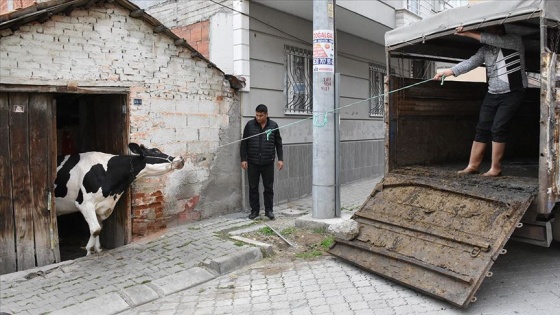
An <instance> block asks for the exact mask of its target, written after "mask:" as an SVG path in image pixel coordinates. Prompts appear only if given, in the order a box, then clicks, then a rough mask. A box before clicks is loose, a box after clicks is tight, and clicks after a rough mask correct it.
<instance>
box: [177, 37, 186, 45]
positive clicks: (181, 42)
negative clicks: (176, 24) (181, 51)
mask: <svg viewBox="0 0 560 315" xmlns="http://www.w3.org/2000/svg"><path fill="white" fill-rule="evenodd" d="M186 42H187V41H186V40H185V39H184V38H180V39H176V40H175V46H183V45H184V44H185V43H186Z"/></svg>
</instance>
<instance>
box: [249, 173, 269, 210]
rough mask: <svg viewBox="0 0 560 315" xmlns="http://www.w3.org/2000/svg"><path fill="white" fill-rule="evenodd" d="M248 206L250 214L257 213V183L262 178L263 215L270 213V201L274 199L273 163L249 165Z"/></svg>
mask: <svg viewBox="0 0 560 315" xmlns="http://www.w3.org/2000/svg"><path fill="white" fill-rule="evenodd" d="M247 171H248V176H249V204H250V205H251V212H252V213H259V210H260V204H259V181H260V177H261V176H262V180H263V186H264V192H263V199H264V209H265V213H269V212H272V200H273V197H274V190H273V187H274V163H270V164H266V165H257V164H253V163H249V167H248V170H247Z"/></svg>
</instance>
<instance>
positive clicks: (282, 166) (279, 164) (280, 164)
mask: <svg viewBox="0 0 560 315" xmlns="http://www.w3.org/2000/svg"><path fill="white" fill-rule="evenodd" d="M283 168H284V162H283V161H278V170H281V169H283Z"/></svg>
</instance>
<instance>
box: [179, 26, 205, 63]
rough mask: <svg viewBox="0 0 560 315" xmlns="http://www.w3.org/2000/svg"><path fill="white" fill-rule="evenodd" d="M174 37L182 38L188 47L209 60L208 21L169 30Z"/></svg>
mask: <svg viewBox="0 0 560 315" xmlns="http://www.w3.org/2000/svg"><path fill="white" fill-rule="evenodd" d="M171 30H172V31H173V33H175V35H177V36H179V37H181V38H184V39H185V40H186V41H187V42H188V43H189V45H191V46H192V47H193V48H194V49H196V50H198V52H200V53H201V54H202V55H203V56H204V57H206V58H210V52H209V47H210V21H209V20H206V21H202V22H198V23H194V24H190V25H187V26H179V27H175V28H172V29H171Z"/></svg>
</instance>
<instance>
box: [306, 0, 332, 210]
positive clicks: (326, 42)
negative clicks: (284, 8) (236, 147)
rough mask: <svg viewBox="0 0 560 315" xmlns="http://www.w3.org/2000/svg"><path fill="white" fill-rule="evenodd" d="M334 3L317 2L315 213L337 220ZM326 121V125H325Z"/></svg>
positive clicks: (315, 34)
mask: <svg viewBox="0 0 560 315" xmlns="http://www.w3.org/2000/svg"><path fill="white" fill-rule="evenodd" d="M334 8H335V3H334V0H313V115H314V117H313V118H314V119H313V190H312V194H313V210H312V213H311V215H312V217H313V218H315V219H330V218H334V217H335V216H336V180H335V178H336V174H335V172H336V159H335V138H336V137H335V126H336V128H338V122H337V121H335V115H334V113H333V110H334V105H335V102H334V92H335V86H334V84H335V80H334V73H335V69H334V68H335V49H334V44H335V38H334V37H335V36H334V35H335V30H334ZM325 121H326V123H325Z"/></svg>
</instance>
